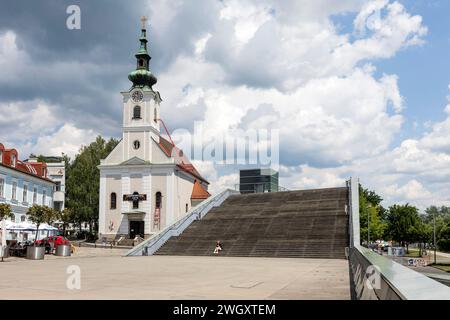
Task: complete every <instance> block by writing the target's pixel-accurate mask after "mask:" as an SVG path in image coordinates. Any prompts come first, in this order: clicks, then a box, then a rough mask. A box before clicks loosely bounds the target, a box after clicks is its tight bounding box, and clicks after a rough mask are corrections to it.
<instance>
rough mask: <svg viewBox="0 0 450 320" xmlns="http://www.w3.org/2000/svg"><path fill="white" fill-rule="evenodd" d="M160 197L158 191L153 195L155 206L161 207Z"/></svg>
mask: <svg viewBox="0 0 450 320" xmlns="http://www.w3.org/2000/svg"><path fill="white" fill-rule="evenodd" d="M161 198H162V196H161V192H159V191H158V192H157V193H156V195H155V207H156V208H161Z"/></svg>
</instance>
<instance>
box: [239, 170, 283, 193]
mask: <svg viewBox="0 0 450 320" xmlns="http://www.w3.org/2000/svg"><path fill="white" fill-rule="evenodd" d="M239 191H240V192H241V193H260V192H277V191H278V172H277V171H275V170H273V169H248V170H240V172H239Z"/></svg>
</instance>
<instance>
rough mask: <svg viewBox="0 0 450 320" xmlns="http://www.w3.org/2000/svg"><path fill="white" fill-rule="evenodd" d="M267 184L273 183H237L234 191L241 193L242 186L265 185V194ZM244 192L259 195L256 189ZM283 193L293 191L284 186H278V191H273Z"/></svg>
mask: <svg viewBox="0 0 450 320" xmlns="http://www.w3.org/2000/svg"><path fill="white" fill-rule="evenodd" d="M266 184H271V182H255V183H251V182H249V183H236V184H235V185H234V190H236V191H241V188H240V186H241V185H263V187H264V188H263V192H265V191H266V188H265V185H266ZM243 191H246V192H249V193H252V192H253V193H257V191H256V189H254V190H253V191H252V190H243ZM283 191H291V190H289V189H288V188H285V187H283V186H280V185H278V186H277V190H276V191H272V192H283Z"/></svg>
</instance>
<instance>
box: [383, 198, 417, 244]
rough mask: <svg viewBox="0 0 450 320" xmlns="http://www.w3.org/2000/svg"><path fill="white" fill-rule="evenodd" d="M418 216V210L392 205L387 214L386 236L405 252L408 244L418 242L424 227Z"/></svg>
mask: <svg viewBox="0 0 450 320" xmlns="http://www.w3.org/2000/svg"><path fill="white" fill-rule="evenodd" d="M422 224H423V223H422V220H421V219H420V216H419V210H418V209H417V208H416V207H414V206H411V205H409V204H405V205H397V204H395V205H393V206H391V207H389V211H388V214H387V234H388V235H389V236H390V238H391V239H392V240H394V241H396V242H398V243H400V244H401V245H402V246H405V245H406V248H407V251H408V246H409V244H410V243H413V242H419V240H420V239H421V238H422V235H421V232H423V230H424V227H423V226H422Z"/></svg>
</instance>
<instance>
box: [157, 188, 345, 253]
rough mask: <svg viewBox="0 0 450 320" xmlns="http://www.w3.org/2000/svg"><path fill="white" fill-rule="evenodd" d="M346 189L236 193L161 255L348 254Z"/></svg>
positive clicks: (173, 238)
mask: <svg viewBox="0 0 450 320" xmlns="http://www.w3.org/2000/svg"><path fill="white" fill-rule="evenodd" d="M347 204H348V189H347V188H332V189H317V190H304V191H289V192H276V193H261V194H246V195H233V196H230V197H229V198H228V199H227V200H225V201H224V202H223V203H222V205H221V206H219V207H216V208H213V209H212V210H211V211H210V212H209V213H208V215H206V217H205V218H204V219H202V220H198V221H194V222H193V223H192V224H191V225H190V226H189V227H188V228H187V229H186V230H185V231H184V232H183V233H182V234H181V235H180V236H178V237H172V238H170V239H169V240H168V241H167V242H166V244H165V245H164V246H162V247H161V248H160V249H159V250H158V251H157V252H156V254H157V255H195V256H209V255H213V251H214V247H215V243H216V241H217V240H220V241H221V243H222V244H223V247H224V250H223V251H221V252H220V254H219V255H221V256H246V257H293V258H336V259H341V258H342V259H343V258H345V248H346V247H347V246H348V242H349V236H348V215H347V213H346V206H347Z"/></svg>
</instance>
